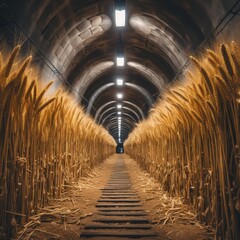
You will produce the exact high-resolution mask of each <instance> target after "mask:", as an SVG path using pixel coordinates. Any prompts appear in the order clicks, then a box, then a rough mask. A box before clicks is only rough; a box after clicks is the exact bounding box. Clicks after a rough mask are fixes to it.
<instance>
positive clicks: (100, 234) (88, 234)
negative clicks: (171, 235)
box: [81, 231, 157, 238]
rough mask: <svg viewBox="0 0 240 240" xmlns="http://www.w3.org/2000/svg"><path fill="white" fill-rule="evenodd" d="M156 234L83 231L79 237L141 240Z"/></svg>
mask: <svg viewBox="0 0 240 240" xmlns="http://www.w3.org/2000/svg"><path fill="white" fill-rule="evenodd" d="M155 236H157V233H154V232H142V233H140V232H138V231H132V232H129V231H127V232H123V231H106V232H104V231H83V232H82V233H81V237H86V238H88V237H119V238H121V237H127V238H143V237H155Z"/></svg>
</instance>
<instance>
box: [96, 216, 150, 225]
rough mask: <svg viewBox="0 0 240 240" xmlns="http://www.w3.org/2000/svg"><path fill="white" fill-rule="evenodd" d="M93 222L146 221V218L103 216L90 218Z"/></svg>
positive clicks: (147, 221)
mask: <svg viewBox="0 0 240 240" xmlns="http://www.w3.org/2000/svg"><path fill="white" fill-rule="evenodd" d="M92 221H93V222H102V223H108V224H111V223H133V224H134V223H141V224H143V223H148V224H149V220H148V219H147V218H133V217H116V218H114V217H105V218H96V219H93V220H92Z"/></svg>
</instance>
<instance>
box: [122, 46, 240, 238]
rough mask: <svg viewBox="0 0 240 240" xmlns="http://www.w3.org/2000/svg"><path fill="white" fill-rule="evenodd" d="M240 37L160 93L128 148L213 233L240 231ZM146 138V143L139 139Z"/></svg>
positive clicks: (209, 52)
mask: <svg viewBox="0 0 240 240" xmlns="http://www.w3.org/2000/svg"><path fill="white" fill-rule="evenodd" d="M239 50H240V44H238V43H235V42H232V43H229V44H225V43H224V44H221V45H219V46H217V47H216V49H215V50H214V51H212V50H207V51H206V52H205V54H204V58H203V59H196V58H194V57H191V59H192V62H193V65H194V67H193V69H192V70H191V72H190V73H189V72H187V73H186V74H185V76H184V79H182V80H181V81H178V82H177V83H175V84H174V85H173V86H172V87H171V88H170V89H169V90H168V91H166V92H165V93H164V95H163V96H162V99H161V100H159V101H158V103H157V104H156V106H155V107H154V109H153V110H152V111H151V113H150V116H149V117H148V119H147V120H145V121H143V122H142V123H140V124H139V125H138V127H137V128H136V129H135V130H134V131H133V132H132V133H131V134H130V135H129V138H128V139H127V141H126V150H127V152H128V153H129V154H131V156H132V157H133V158H135V159H137V160H138V162H139V163H140V164H141V166H142V167H143V168H145V169H146V170H148V171H149V172H151V173H152V174H153V175H154V176H155V177H156V178H157V179H158V180H159V181H160V182H161V183H162V185H163V187H164V188H165V190H167V191H168V192H169V193H170V194H171V195H172V196H180V195H181V196H183V197H184V199H185V202H186V203H189V204H191V205H193V206H194V208H195V210H196V212H197V214H198V219H199V220H202V221H204V222H206V223H207V224H209V225H212V226H214V227H215V229H216V234H217V239H219V238H221V236H222V238H223V239H240V235H239V229H240V223H239V216H240V152H239V150H240V132H239V119H240V111H239V102H240V101H239V100H240V55H239ZM142 146H144V148H143V147H142Z"/></svg>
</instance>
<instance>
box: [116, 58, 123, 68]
mask: <svg viewBox="0 0 240 240" xmlns="http://www.w3.org/2000/svg"><path fill="white" fill-rule="evenodd" d="M124 62H125V61H124V57H120V56H119V57H117V66H118V67H123V66H124Z"/></svg>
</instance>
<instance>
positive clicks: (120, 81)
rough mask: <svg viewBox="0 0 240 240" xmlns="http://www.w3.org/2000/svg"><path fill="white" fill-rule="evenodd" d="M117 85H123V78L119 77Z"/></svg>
mask: <svg viewBox="0 0 240 240" xmlns="http://www.w3.org/2000/svg"><path fill="white" fill-rule="evenodd" d="M117 85H118V86H122V85H123V79H121V78H118V79H117Z"/></svg>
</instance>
